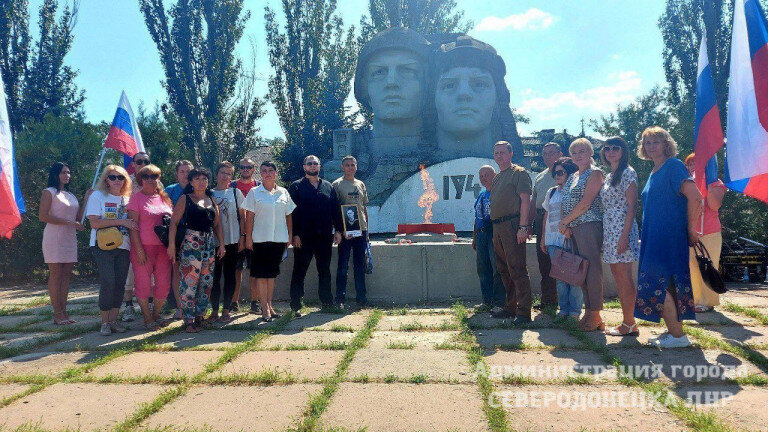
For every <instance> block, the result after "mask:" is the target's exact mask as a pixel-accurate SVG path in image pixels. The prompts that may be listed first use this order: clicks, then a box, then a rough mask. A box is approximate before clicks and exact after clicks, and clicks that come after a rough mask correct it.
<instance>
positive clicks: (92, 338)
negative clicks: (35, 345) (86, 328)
mask: <svg viewBox="0 0 768 432" xmlns="http://www.w3.org/2000/svg"><path fill="white" fill-rule="evenodd" d="M153 334H156V332H148V331H144V330H142V331H138V330H129V331H128V332H126V333H113V334H112V335H111V336H102V335H100V334H99V332H97V331H92V332H88V333H83V334H81V335H77V336H74V337H72V338H70V339H67V340H64V341H61V342H57V343H55V344H53V345H49V346H45V347H43V348H40V349H39V351H111V350H113V349H116V348H119V347H121V346H125V345H126V344H129V343H133V342H136V341H140V340H143V339H146V338H148V337H150V336H152V335H153ZM39 351H38V352H39Z"/></svg>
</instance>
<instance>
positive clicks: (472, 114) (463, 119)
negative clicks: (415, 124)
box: [435, 67, 496, 135]
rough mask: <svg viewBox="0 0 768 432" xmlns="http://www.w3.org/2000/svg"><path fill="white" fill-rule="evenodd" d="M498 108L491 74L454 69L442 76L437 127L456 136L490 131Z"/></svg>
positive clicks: (471, 68)
mask: <svg viewBox="0 0 768 432" xmlns="http://www.w3.org/2000/svg"><path fill="white" fill-rule="evenodd" d="M495 105H496V85H495V84H494V82H493V77H492V76H491V74H490V73H489V72H487V71H485V70H483V69H479V68H476V67H454V68H451V69H448V70H447V71H445V72H444V73H442V74H441V75H440V77H439V78H438V80H437V85H436V86H435V107H436V109H437V120H438V127H439V128H440V129H442V130H445V131H447V132H451V133H453V134H456V135H464V134H474V133H477V132H480V131H482V130H484V129H487V128H488V127H489V126H490V124H491V115H492V114H493V108H494V106H495Z"/></svg>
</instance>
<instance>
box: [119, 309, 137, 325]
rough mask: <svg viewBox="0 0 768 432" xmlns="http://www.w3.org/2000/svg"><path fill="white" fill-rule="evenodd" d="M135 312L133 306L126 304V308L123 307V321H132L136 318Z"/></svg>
mask: <svg viewBox="0 0 768 432" xmlns="http://www.w3.org/2000/svg"><path fill="white" fill-rule="evenodd" d="M134 315H135V312H134V311H133V306H126V307H125V309H123V318H122V319H123V322H131V321H133V320H134V318H135V317H134Z"/></svg>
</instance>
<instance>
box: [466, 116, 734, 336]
mask: <svg viewBox="0 0 768 432" xmlns="http://www.w3.org/2000/svg"><path fill="white" fill-rule="evenodd" d="M568 151H569V153H570V157H564V156H563V152H562V150H561V147H560V145H559V144H557V143H554V142H550V143H547V144H545V145H544V146H543V149H542V154H541V156H542V160H543V161H544V163H545V165H546V166H547V168H546V169H545V170H544V171H542V172H541V173H539V174H538V175H536V177H535V179H534V180H533V181H532V180H531V178H530V176H529V175H528V174H527V173H526V171H525V170H524V169H523V168H522V167H519V166H517V165H514V164H512V163H511V160H512V147H511V146H510V144H509V143H507V142H506V141H500V142H497V143H496V144H495V146H494V151H493V157H494V160H495V161H496V163H497V165H498V166H499V169H500V171H499V172H498V173H496V171H495V169H494V167H492V166H490V165H486V166H483V167H482V168H481V169H480V172H479V178H480V182H481V183H482V185H483V186H484V187H485V189H486V190H485V191H483V192H482V193H480V194H479V196H478V198H477V201H476V202H475V225H474V227H475V228H474V234H473V247H475V250H476V251H477V272H478V275H479V277H480V281H481V291H482V296H483V302H484V305H485V306H486V307H487V308H488V309H491V314H492V315H493V316H494V317H497V318H513V321H512V323H513V324H516V325H517V324H526V323H529V322H531V307H532V304H531V303H532V302H531V288H530V278H529V275H528V271H527V269H526V258H525V244H526V242H527V240H528V239H529V238H530V237H531V235H532V234H535V235H536V239H537V240H536V245H537V258H538V264H539V270H540V273H541V291H542V296H541V307H542V308H547V307H551V308H555V309H558V311H557V318H558V319H561V320H565V319H574V320H578V324H577V326H578V329H580V330H582V331H586V332H589V331H598V330H599V331H604V332H605V333H606V334H608V335H613V336H637V335H638V334H639V330H638V326H637V322H636V319H642V320H646V321H652V322H659V321H660V319H661V318H664V322H665V324H666V326H667V330H668V331H667V332H665V333H664V334H662V335H660V336H659V337H656V338H652V339H651V342H652V343H654V344H655V345H658V346H660V347H662V348H678V347H686V346H688V345H690V341H689V340H688V338H687V336H686V335H685V334H684V332H683V327H682V321H683V320H693V319H695V313H696V312H706V311H709V310H712V308H713V307H714V306H717V305H718V304H719V296H718V294H717V293H715V292H714V291H713V290H712V289H710V288H709V287H708V286H707V285H706V283H705V282H704V280H703V278H702V275H701V273H700V271H699V267H698V265H697V261H696V256H695V252H694V251H693V248H692V246H693V245H694V244H697V243H699V242H701V243H702V244H703V245H704V247H705V248H706V249H707V250H708V251H709V254H710V256H711V258H712V261H713V262H714V263H715V265H717V263H718V262H719V259H720V246H721V242H722V237H721V235H720V230H721V226H720V220H719V216H718V210H719V208H720V205H721V203H722V200H723V197H724V195H725V186H724V184H723V183H722V181H717V182H714V183H711V184H710V185H708V189H707V192H708V193H707V196H706V199H703V198H702V194H701V193H700V191H699V189H698V188H697V187H696V185H695V184H694V178H693V176H694V164H693V161H694V158H695V155H693V154H692V155H690V156H688V158H686V161H685V163H683V162H682V161H680V160H679V159H676V158H675V155H676V154H677V143H676V142H675V140H674V139H673V138H672V136H671V135H670V134H669V132H667V131H666V130H664V129H663V128H660V127H656V126H654V127H649V128H647V129H646V130H645V131H644V132H643V134H642V138H641V142H640V145H639V146H638V149H637V155H638V157H639V158H640V159H643V160H648V161H650V162H652V163H653V168H652V170H651V174H650V177H649V178H648V181H647V182H646V184H645V185H644V186H643V188H642V189H640V185H638V176H637V173H636V172H635V170H634V169H633V168H632V167H631V166H630V165H629V148H628V145H627V142H626V141H625V140H624V139H622V138H620V137H611V138H608V139H607V140H606V141H605V144H604V145H603V146H602V148H601V149H600V155H599V158H600V161H601V162H602V165H603V166H604V167H605V168H606V170H607V174H606V173H604V171H603V170H602V169H601V168H599V167H598V166H597V165H596V163H595V160H594V158H593V157H594V156H595V155H594V148H593V146H592V143H591V142H590V141H589V140H587V139H586V138H578V139H576V140H575V141H573V142H572V143H571V144H570V147H569V149H568ZM638 194H639V195H640V199H642V203H643V212H642V229H638V226H637V222H636V219H635V218H636V211H637V204H638ZM560 250H565V251H566V252H569V253H571V254H575V255H576V256H578V257H581V258H583V259H584V261H586V262H587V266H586V274H585V277H584V283H583V284H582V286H572V285H569V284H568V283H566V282H564V281H562V280H556V279H554V278H552V277H551V276H550V273H551V270H552V260H551V257H553V256H555V255H556V254H558V253H560V254H561V255H562V254H563V253H562V252H559V251H560ZM638 261H639V264H638V276H637V283H635V281H634V275H633V264H634V263H635V262H638ZM603 263H605V264H608V265H609V266H610V270H611V273H612V274H613V278H614V280H615V282H616V289H617V291H618V296H619V302H620V304H621V309H622V315H623V320H622V323H621V324H620V325H618V326H616V327H614V328H610V329H605V324H604V323H603V320H602V318H601V316H600V311H601V310H602V309H603ZM561 279H565V278H561ZM502 289H503V291H502ZM582 305H583V307H584V313H583V314H582V311H581V310H582Z"/></svg>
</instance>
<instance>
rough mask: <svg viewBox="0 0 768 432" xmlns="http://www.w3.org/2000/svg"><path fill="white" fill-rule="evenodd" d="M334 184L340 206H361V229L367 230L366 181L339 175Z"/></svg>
mask: <svg viewBox="0 0 768 432" xmlns="http://www.w3.org/2000/svg"><path fill="white" fill-rule="evenodd" d="M332 185H333V190H334V191H336V198H338V200H339V205H340V206H342V205H350V204H357V206H358V207H359V208H360V212H359V216H360V229H361V230H363V231H366V230H367V229H368V221H367V220H366V218H365V211H364V209H365V206H366V205H368V190H367V189H366V188H365V183H363V182H362V181H361V180H358V179H354V180H344V177H339V178H337V179H336V180H334V181H333V183H332Z"/></svg>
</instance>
